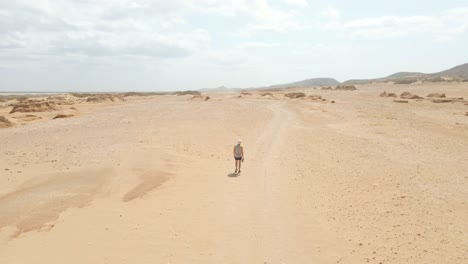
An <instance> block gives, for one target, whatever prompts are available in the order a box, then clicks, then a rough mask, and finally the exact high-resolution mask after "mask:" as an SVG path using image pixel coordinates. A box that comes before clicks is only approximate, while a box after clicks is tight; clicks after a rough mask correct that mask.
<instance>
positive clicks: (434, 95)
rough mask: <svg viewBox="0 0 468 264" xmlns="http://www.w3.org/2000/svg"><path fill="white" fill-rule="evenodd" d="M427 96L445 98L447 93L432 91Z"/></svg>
mask: <svg viewBox="0 0 468 264" xmlns="http://www.w3.org/2000/svg"><path fill="white" fill-rule="evenodd" d="M427 97H437V98H445V97H446V96H445V94H444V93H441V94H440V93H430V94H428V95H427Z"/></svg>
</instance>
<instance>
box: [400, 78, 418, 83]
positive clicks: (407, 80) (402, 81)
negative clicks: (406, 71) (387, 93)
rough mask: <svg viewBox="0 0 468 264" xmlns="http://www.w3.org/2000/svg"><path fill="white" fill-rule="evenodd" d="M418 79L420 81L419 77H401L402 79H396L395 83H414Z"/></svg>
mask: <svg viewBox="0 0 468 264" xmlns="http://www.w3.org/2000/svg"><path fill="white" fill-rule="evenodd" d="M417 81H418V80H417V79H400V80H396V81H395V84H412V83H415V82H417Z"/></svg>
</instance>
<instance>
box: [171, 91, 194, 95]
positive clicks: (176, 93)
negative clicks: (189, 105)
mask: <svg viewBox="0 0 468 264" xmlns="http://www.w3.org/2000/svg"><path fill="white" fill-rule="evenodd" d="M173 94H174V95H177V96H181V95H201V93H200V92H199V91H179V92H175V93H173Z"/></svg>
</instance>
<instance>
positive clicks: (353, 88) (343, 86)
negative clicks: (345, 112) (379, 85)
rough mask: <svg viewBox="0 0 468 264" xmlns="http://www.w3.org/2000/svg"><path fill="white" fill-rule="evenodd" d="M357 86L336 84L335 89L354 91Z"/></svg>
mask: <svg viewBox="0 0 468 264" xmlns="http://www.w3.org/2000/svg"><path fill="white" fill-rule="evenodd" d="M356 90H357V88H356V86H354V85H338V86H337V87H336V88H335V91H356Z"/></svg>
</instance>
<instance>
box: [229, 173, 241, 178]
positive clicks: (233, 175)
mask: <svg viewBox="0 0 468 264" xmlns="http://www.w3.org/2000/svg"><path fill="white" fill-rule="evenodd" d="M227 176H228V177H230V178H236V177H239V176H240V174H239V173H229V174H228V175H227Z"/></svg>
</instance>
